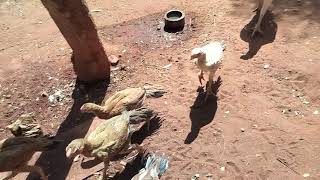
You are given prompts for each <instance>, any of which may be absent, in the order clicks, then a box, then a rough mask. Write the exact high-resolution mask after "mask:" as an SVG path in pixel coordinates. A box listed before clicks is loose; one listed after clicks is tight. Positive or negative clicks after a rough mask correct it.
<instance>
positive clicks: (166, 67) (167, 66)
mask: <svg viewBox="0 0 320 180" xmlns="http://www.w3.org/2000/svg"><path fill="white" fill-rule="evenodd" d="M171 66H172V64H171V63H170V64H168V65H165V66H163V68H164V69H167V70H169V69H170V67H171Z"/></svg>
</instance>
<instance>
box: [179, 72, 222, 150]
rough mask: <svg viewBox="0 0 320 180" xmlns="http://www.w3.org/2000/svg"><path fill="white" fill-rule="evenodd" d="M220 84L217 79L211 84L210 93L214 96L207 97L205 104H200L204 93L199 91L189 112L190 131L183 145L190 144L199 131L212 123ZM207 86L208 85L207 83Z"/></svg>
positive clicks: (219, 80)
mask: <svg viewBox="0 0 320 180" xmlns="http://www.w3.org/2000/svg"><path fill="white" fill-rule="evenodd" d="M221 84H222V80H221V78H220V77H219V78H218V80H217V81H216V82H215V83H213V84H212V91H213V92H214V94H215V96H213V97H209V99H208V100H207V102H206V103H205V104H202V105H200V106H199V104H201V103H202V102H203V101H204V98H205V96H206V95H205V93H204V92H203V90H202V91H199V93H198V96H197V98H196V100H195V101H194V104H193V106H192V107H191V111H190V115H189V117H190V120H191V131H190V132H189V134H188V135H187V137H186V139H185V141H184V143H185V144H191V143H192V142H193V141H194V140H195V139H196V138H197V137H198V134H199V132H200V129H201V128H202V127H204V126H206V125H208V124H210V123H211V122H212V120H213V119H214V116H215V114H216V111H217V108H218V103H217V100H218V98H217V96H216V95H217V93H218V91H219V87H220V86H221ZM207 85H208V83H207Z"/></svg>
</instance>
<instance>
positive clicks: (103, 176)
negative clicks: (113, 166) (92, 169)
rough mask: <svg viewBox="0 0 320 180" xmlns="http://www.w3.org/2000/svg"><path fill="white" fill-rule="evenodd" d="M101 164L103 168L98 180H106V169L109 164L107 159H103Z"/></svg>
mask: <svg viewBox="0 0 320 180" xmlns="http://www.w3.org/2000/svg"><path fill="white" fill-rule="evenodd" d="M103 163H104V167H103V170H102V176H100V178H99V179H100V180H106V179H107V169H108V167H109V163H110V160H109V158H107V159H104V160H103Z"/></svg>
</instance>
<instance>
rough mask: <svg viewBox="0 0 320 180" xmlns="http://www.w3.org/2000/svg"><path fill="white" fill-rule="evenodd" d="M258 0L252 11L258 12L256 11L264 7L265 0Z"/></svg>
mask: <svg viewBox="0 0 320 180" xmlns="http://www.w3.org/2000/svg"><path fill="white" fill-rule="evenodd" d="M257 1H258V3H257V8H256V9H254V10H253V11H252V12H256V11H258V10H259V9H261V7H262V4H263V0H257Z"/></svg>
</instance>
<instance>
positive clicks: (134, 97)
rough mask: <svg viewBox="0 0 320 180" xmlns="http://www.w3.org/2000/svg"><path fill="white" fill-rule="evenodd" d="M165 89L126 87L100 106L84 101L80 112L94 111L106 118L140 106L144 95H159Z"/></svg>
mask: <svg viewBox="0 0 320 180" xmlns="http://www.w3.org/2000/svg"><path fill="white" fill-rule="evenodd" d="M164 93H165V91H164V90H163V89H162V88H161V87H159V86H158V87H156V86H144V87H143V88H127V89H124V90H122V91H119V92H116V93H115V94H114V95H112V96H111V97H109V98H108V99H107V100H106V101H105V102H104V103H103V104H102V105H101V106H100V105H97V104H94V103H85V104H84V105H83V106H82V107H81V111H82V112H88V113H94V114H95V115H96V116H97V117H99V118H101V119H108V118H111V117H114V116H117V115H119V114H121V112H123V111H125V110H127V111H130V110H133V109H136V108H139V107H142V105H143V102H144V100H145V98H146V97H161V96H162V95H163V94H164Z"/></svg>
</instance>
